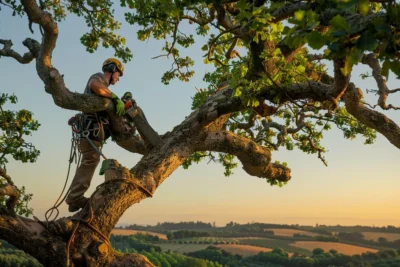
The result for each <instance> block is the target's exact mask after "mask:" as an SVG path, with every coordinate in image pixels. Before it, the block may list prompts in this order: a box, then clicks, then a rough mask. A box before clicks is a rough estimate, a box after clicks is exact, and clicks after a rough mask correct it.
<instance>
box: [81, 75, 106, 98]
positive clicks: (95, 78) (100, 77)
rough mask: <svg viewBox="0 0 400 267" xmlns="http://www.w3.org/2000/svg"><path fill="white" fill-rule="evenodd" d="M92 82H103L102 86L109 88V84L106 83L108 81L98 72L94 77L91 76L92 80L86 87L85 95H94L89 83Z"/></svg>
mask: <svg viewBox="0 0 400 267" xmlns="http://www.w3.org/2000/svg"><path fill="white" fill-rule="evenodd" d="M91 80H96V81H98V82H101V83H102V84H104V86H105V87H108V82H107V81H106V79H104V75H103V73H101V72H98V73H95V74H93V75H92V76H90V78H89V80H88V82H87V84H86V87H85V92H84V93H85V94H93V92H92V90H90V87H89V83H90V81H91Z"/></svg>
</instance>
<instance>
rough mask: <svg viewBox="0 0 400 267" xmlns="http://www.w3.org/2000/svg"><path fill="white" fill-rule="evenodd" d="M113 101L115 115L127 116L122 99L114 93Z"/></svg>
mask: <svg viewBox="0 0 400 267" xmlns="http://www.w3.org/2000/svg"><path fill="white" fill-rule="evenodd" d="M111 99H112V101H113V103H114V106H115V113H117V115H118V116H123V115H125V104H124V102H122V100H121V99H119V98H118V96H116V95H115V94H114V93H112V95H111Z"/></svg>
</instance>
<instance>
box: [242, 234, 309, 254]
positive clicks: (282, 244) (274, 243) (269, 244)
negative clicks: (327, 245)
mask: <svg viewBox="0 0 400 267" xmlns="http://www.w3.org/2000/svg"><path fill="white" fill-rule="evenodd" d="M240 241H241V244H248V245H254V246H260V247H266V248H282V249H283V250H285V251H286V252H293V253H294V252H297V253H300V254H303V255H311V254H312V252H311V251H309V250H307V249H303V248H299V247H294V246H291V244H294V242H293V241H291V240H282V239H270V238H258V239H255V238H252V239H246V238H243V239H240Z"/></svg>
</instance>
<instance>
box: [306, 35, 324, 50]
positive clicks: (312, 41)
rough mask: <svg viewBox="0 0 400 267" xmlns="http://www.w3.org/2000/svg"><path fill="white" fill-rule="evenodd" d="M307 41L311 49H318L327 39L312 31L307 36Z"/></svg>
mask: <svg viewBox="0 0 400 267" xmlns="http://www.w3.org/2000/svg"><path fill="white" fill-rule="evenodd" d="M307 41H308V44H309V45H310V47H311V48H313V49H320V48H321V47H323V46H324V45H325V44H326V41H327V38H326V37H325V36H323V35H322V34H321V33H320V32H317V31H313V32H311V33H310V34H309V35H307Z"/></svg>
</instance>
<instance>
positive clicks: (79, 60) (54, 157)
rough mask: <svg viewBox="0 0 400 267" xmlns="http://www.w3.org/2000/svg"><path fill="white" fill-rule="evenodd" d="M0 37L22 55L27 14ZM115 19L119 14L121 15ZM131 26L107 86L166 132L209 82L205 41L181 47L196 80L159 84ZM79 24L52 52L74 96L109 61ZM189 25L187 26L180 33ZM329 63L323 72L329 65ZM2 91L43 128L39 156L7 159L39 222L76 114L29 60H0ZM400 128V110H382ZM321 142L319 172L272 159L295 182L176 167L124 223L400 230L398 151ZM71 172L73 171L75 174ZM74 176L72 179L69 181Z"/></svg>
mask: <svg viewBox="0 0 400 267" xmlns="http://www.w3.org/2000/svg"><path fill="white" fill-rule="evenodd" d="M0 12H1V16H0V39H11V40H12V41H13V43H14V46H13V48H14V50H16V51H17V52H19V53H25V52H26V51H27V50H26V48H25V47H23V46H22V44H21V42H22V41H23V40H24V39H25V38H26V37H33V38H35V39H36V40H40V38H41V37H40V33H39V30H38V28H37V27H34V30H35V34H34V35H32V34H31V33H30V32H29V30H28V21H27V19H26V18H22V19H21V18H18V17H12V16H11V12H10V10H9V9H6V8H2V10H1V11H0ZM120 18H121V19H122V17H120ZM137 29H138V28H136V27H133V26H130V25H127V26H124V27H123V28H122V30H121V31H120V34H121V35H124V36H125V37H126V38H127V44H128V46H129V47H130V48H131V49H132V51H133V53H134V57H133V60H132V61H131V62H129V63H128V64H126V65H125V73H124V76H123V77H122V78H121V79H120V82H119V83H118V84H117V85H116V86H113V87H111V88H110V89H111V90H112V91H113V92H115V93H116V94H117V95H122V94H123V93H124V92H125V91H131V92H132V93H133V96H134V98H135V99H136V100H137V102H138V104H139V106H141V107H142V109H143V110H144V111H145V114H146V117H147V118H148V120H149V121H150V123H151V125H152V126H153V128H154V129H155V130H156V131H157V132H158V133H160V134H161V133H164V132H166V131H168V130H171V129H172V128H173V127H174V126H175V125H177V124H179V123H180V122H182V121H183V120H184V118H185V116H187V115H188V114H190V112H191V110H190V107H191V97H193V96H194V94H195V93H196V90H195V87H198V88H204V87H206V86H207V84H206V83H204V82H203V81H202V77H203V75H204V74H205V73H206V72H207V71H210V70H212V68H211V66H209V65H204V64H203V63H202V55H203V51H201V50H200V48H201V47H202V46H203V44H204V43H203V42H202V40H200V39H197V40H196V44H195V45H194V46H193V47H192V48H190V49H189V50H187V52H185V53H187V54H190V55H191V56H192V57H193V58H194V60H195V62H196V65H195V71H196V75H195V77H194V78H193V79H192V80H191V81H190V82H189V83H184V82H180V81H172V82H171V83H170V85H168V86H166V85H164V84H162V83H161V76H162V74H163V73H164V72H165V71H166V70H168V69H169V68H170V67H171V64H172V62H171V61H170V60H168V59H166V58H160V59H151V58H152V57H154V56H157V55H159V54H160V53H161V48H162V45H163V42H162V41H155V40H149V41H147V42H140V41H138V40H137V39H136V31H137ZM85 30H86V25H85V23H84V21H83V20H81V19H78V18H76V17H69V18H68V19H67V21H66V22H63V23H60V24H59V32H60V34H59V39H58V42H57V47H56V49H55V51H54V53H53V59H52V60H53V65H54V66H55V67H56V68H57V69H58V70H59V71H60V72H61V73H62V74H64V79H65V83H66V85H67V87H68V88H69V89H70V90H71V91H77V92H83V90H84V87H85V84H86V82H87V79H88V77H89V76H90V75H91V74H93V73H95V72H98V71H100V70H101V64H102V62H103V61H104V59H105V58H107V57H110V56H113V52H112V51H111V50H105V49H99V50H98V51H97V52H96V53H94V54H89V53H87V52H86V51H85V48H84V47H83V46H82V45H81V44H80V42H79V38H80V36H81V35H82V34H83V33H84V32H85ZM185 30H186V31H188V30H190V28H187V27H186V28H184V29H183V31H185ZM329 67H330V66H329ZM365 70H366V68H365V67H361V68H356V70H355V71H354V72H353V75H352V76H353V79H352V80H353V82H355V83H356V84H357V86H359V87H361V88H363V89H364V92H365V88H369V89H375V88H376V84H375V82H374V80H371V79H367V80H361V79H360V78H359V74H360V73H362V72H365ZM0 77H1V81H2V86H1V89H0V92H1V93H3V92H5V93H14V94H16V95H17V96H18V99H19V102H18V104H17V105H14V106H12V108H15V109H20V108H26V109H29V110H31V111H32V112H33V113H34V117H35V119H37V120H39V121H40V123H41V125H42V126H41V127H40V130H39V131H38V132H35V133H34V134H33V135H32V136H31V137H30V138H29V141H31V142H32V143H34V144H35V145H36V147H37V148H38V149H39V150H40V151H41V155H40V157H39V159H38V161H37V163H35V164H22V163H16V162H14V161H11V163H10V164H9V165H8V166H7V169H8V172H9V174H10V175H11V176H12V177H13V179H14V181H15V183H16V184H17V185H25V186H26V188H27V191H28V192H31V193H33V194H34V198H33V201H32V203H31V205H32V206H33V208H34V214H35V215H36V216H37V217H39V218H43V219H44V213H45V212H46V210H47V209H49V208H50V207H51V206H52V205H53V203H54V201H55V200H56V199H57V198H58V195H59V193H60V192H61V189H62V186H63V184H64V181H65V177H66V173H67V168H68V158H69V150H70V145H71V142H70V140H71V130H70V128H69V126H68V125H67V121H68V119H69V118H70V117H71V116H73V115H74V114H75V113H76V112H75V111H70V110H65V109H62V108H60V107H58V106H56V105H55V104H54V103H53V100H52V98H51V96H50V95H49V94H47V93H46V92H45V91H44V86H43V83H42V81H41V80H40V79H39V77H38V76H37V73H36V70H35V65H34V63H31V64H28V65H21V64H19V63H18V62H16V61H15V60H14V59H11V58H4V57H2V58H0ZM388 85H389V87H390V88H397V87H400V86H399V83H398V80H396V79H395V77H394V75H393V74H392V75H391V79H390V80H389V82H388ZM366 100H368V101H369V102H370V103H372V104H375V103H376V96H374V95H371V94H368V95H366ZM389 103H392V104H395V105H398V106H399V105H400V97H399V95H394V96H390V97H389ZM386 114H387V115H388V116H390V118H391V119H393V120H394V121H396V122H397V123H398V124H399V123H400V115H399V114H400V112H394V111H391V112H386ZM325 136H326V138H325V139H324V141H323V144H324V145H325V147H326V148H327V149H328V153H326V155H325V156H326V159H327V161H328V164H329V166H328V167H325V166H324V165H323V164H322V162H321V161H320V160H319V159H318V158H317V156H316V155H307V154H304V153H302V152H300V151H291V152H287V151H285V150H283V149H282V151H279V152H275V153H273V159H274V160H280V161H286V162H288V163H289V167H291V169H292V177H293V178H292V180H291V181H290V182H289V183H288V184H287V185H286V186H284V187H282V188H279V187H271V186H269V185H268V184H267V183H266V182H265V180H263V179H259V178H257V177H252V176H249V175H247V174H246V173H245V172H244V171H243V170H242V169H241V165H240V164H239V167H238V168H237V169H235V170H234V175H232V176H230V177H225V176H224V175H223V172H224V170H223V168H222V167H221V166H218V165H216V164H213V163H210V164H207V162H203V163H201V164H198V165H194V166H193V167H191V168H190V169H189V170H183V169H182V168H179V169H178V170H177V171H176V172H174V173H173V174H172V175H171V176H170V177H169V178H168V179H167V180H166V181H165V182H164V183H163V184H162V185H161V186H160V187H159V189H158V190H157V191H156V194H155V195H154V197H153V198H152V199H146V200H144V201H142V202H141V203H140V204H138V205H135V206H133V207H131V208H130V209H128V210H127V212H126V213H125V214H124V216H123V217H122V218H121V220H120V223H121V224H128V223H129V224H131V223H132V224H133V223H138V224H155V223H157V222H162V221H187V220H202V221H207V222H213V221H215V222H216V224H217V225H224V224H226V223H227V222H229V221H236V222H241V223H246V222H251V221H259V222H271V223H288V224H297V223H299V224H308V225H314V224H316V223H319V224H323V223H324V224H342V225H351V224H365V225H388V224H391V225H396V226H400V215H399V214H400V194H398V188H400V179H399V178H400V175H399V171H400V165H399V158H400V151H399V149H397V148H395V147H394V146H392V145H391V144H390V143H389V142H388V141H387V140H386V139H385V138H384V137H382V136H381V135H380V134H378V138H377V141H376V143H375V144H374V145H372V146H365V145H363V140H362V139H361V138H357V139H356V140H353V141H349V140H345V139H344V138H343V134H342V133H341V132H340V131H338V130H336V129H335V130H332V131H330V132H329V133H328V134H326V135H325ZM103 152H104V154H105V155H106V156H107V157H108V158H116V159H118V160H119V161H120V162H121V163H122V164H123V165H125V166H127V167H132V166H134V165H135V164H136V162H137V161H138V160H139V159H140V157H139V156H138V155H132V154H130V153H129V152H126V151H125V150H123V149H122V148H120V147H118V146H117V145H116V144H115V143H113V142H108V144H107V145H106V146H105V147H104V150H103ZM73 170H74V168H73ZM70 179H72V175H71V176H70ZM103 179H104V177H103V176H98V175H97V174H96V175H95V176H94V178H93V181H92V185H91V188H90V189H89V191H88V194H89V193H90V192H93V190H94V189H95V188H96V186H97V185H98V184H100V183H102V182H103ZM60 211H61V216H68V215H69V214H70V213H68V212H67V206H66V205H65V204H63V205H62V206H61V207H60Z"/></svg>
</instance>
